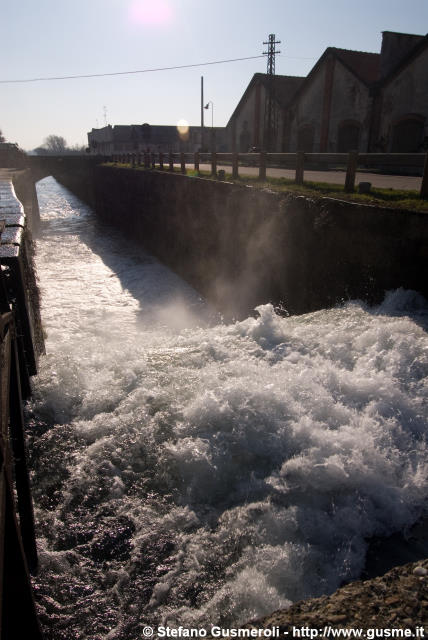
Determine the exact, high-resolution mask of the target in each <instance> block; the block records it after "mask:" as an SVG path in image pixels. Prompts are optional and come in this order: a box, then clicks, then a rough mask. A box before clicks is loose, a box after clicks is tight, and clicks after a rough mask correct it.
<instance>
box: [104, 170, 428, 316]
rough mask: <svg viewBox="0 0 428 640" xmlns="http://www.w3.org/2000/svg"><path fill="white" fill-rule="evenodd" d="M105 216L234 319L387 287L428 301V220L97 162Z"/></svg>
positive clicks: (372, 294)
mask: <svg viewBox="0 0 428 640" xmlns="http://www.w3.org/2000/svg"><path fill="white" fill-rule="evenodd" d="M94 179H95V201H96V209H97V212H98V214H99V215H100V216H101V217H102V218H103V219H105V220H106V221H108V222H110V223H113V224H115V225H116V226H119V227H121V228H122V229H123V230H124V231H125V233H127V234H128V235H129V236H130V237H132V238H134V239H136V240H138V241H140V242H141V243H142V245H143V246H144V248H145V249H146V250H148V251H150V252H151V253H153V254H155V255H156V256H157V257H159V258H160V259H161V260H162V261H164V262H165V263H166V264H167V265H169V266H170V267H171V268H172V269H174V270H176V271H177V272H178V273H180V274H181V275H182V276H183V277H184V278H186V279H187V280H188V281H189V282H190V283H191V284H192V285H193V286H195V287H196V289H198V290H199V291H200V292H201V293H202V294H204V295H206V296H207V297H208V298H209V299H210V300H211V301H212V302H213V303H214V304H215V305H216V306H217V307H218V308H219V309H220V310H222V311H223V312H224V313H226V314H227V315H228V316H236V317H238V316H242V315H245V314H247V313H248V312H250V311H251V310H252V309H253V308H254V306H256V305H257V304H261V303H265V302H268V301H270V302H274V303H275V304H282V305H283V306H284V307H285V308H286V309H287V310H288V311H289V312H290V313H304V312H308V311H312V310H316V309H320V308H324V307H327V306H331V305H334V304H336V303H338V302H340V301H342V300H346V299H355V298H361V299H364V300H367V301H369V302H376V301H380V300H381V299H382V298H383V296H384V292H385V290H389V289H394V288H397V287H405V288H411V289H415V290H417V291H419V292H420V293H422V294H423V295H425V296H427V297H428V283H427V281H426V278H425V270H426V264H427V259H428V216H427V215H426V214H424V213H416V212H408V211H398V210H392V209H382V208H379V207H371V206H366V205H358V204H352V203H348V202H342V201H338V200H333V199H328V198H319V199H317V200H313V199H309V198H306V197H302V196H295V195H292V194H278V193H274V192H271V191H268V190H264V191H262V190H259V189H257V188H252V187H248V186H239V185H235V184H231V183H224V182H216V181H212V180H207V179H201V178H193V177H187V176H182V175H179V174H169V173H167V172H160V171H153V172H152V171H137V170H132V169H124V168H115V167H103V166H101V167H97V168H96V169H95V171H94Z"/></svg>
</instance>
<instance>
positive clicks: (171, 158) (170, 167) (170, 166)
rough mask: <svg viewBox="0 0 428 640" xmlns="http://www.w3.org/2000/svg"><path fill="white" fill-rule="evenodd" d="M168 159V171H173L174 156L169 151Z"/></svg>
mask: <svg viewBox="0 0 428 640" xmlns="http://www.w3.org/2000/svg"><path fill="white" fill-rule="evenodd" d="M168 161H169V171H174V156H173V154H172V153H171V152H170V154H169V158H168Z"/></svg>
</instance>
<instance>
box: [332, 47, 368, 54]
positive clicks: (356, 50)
mask: <svg viewBox="0 0 428 640" xmlns="http://www.w3.org/2000/svg"><path fill="white" fill-rule="evenodd" d="M328 49H330V50H333V51H346V52H348V53H364V55H365V56H380V53H376V51H360V50H359V49H343V48H342V47H328Z"/></svg>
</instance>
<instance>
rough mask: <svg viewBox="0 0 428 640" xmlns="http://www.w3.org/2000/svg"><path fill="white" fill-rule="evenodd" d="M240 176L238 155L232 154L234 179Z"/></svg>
mask: <svg viewBox="0 0 428 640" xmlns="http://www.w3.org/2000/svg"><path fill="white" fill-rule="evenodd" d="M238 175H239V169H238V154H237V153H232V178H237V177H238Z"/></svg>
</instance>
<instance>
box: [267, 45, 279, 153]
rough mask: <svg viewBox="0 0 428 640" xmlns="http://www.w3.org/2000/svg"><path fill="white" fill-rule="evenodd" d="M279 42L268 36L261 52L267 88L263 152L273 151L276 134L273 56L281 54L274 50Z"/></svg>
mask: <svg viewBox="0 0 428 640" xmlns="http://www.w3.org/2000/svg"><path fill="white" fill-rule="evenodd" d="M280 43H281V40H275V34H274V33H271V34H270V35H269V40H268V41H267V42H263V44H267V45H268V50H267V51H263V55H267V76H268V78H267V87H266V97H265V118H264V136H263V143H264V144H263V146H264V148H265V151H272V150H273V149H274V144H275V139H276V134H277V131H278V109H277V105H276V100H275V56H276V54H277V53H281V52H280V51H277V50H276V49H275V45H276V44H280Z"/></svg>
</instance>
